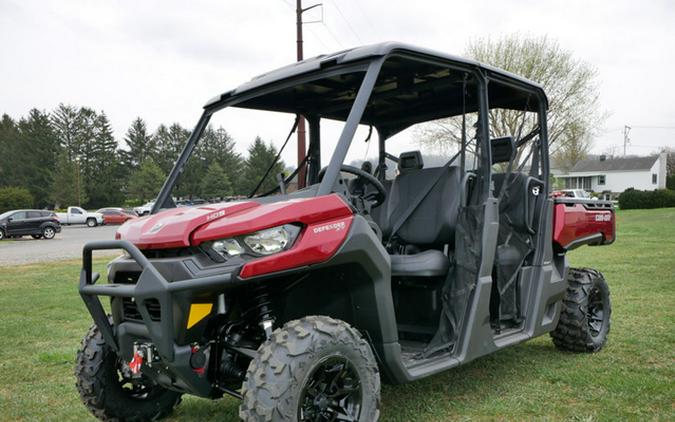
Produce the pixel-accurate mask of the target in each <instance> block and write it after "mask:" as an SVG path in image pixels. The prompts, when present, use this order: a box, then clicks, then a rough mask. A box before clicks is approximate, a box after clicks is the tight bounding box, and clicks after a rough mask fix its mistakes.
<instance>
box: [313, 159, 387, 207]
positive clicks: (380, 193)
mask: <svg viewBox="0 0 675 422" xmlns="http://www.w3.org/2000/svg"><path fill="white" fill-rule="evenodd" d="M326 169H327V167H324V168H322V169H321V171H319V175H318V176H319V180H323V176H324V174H326ZM340 171H344V172H345V173H349V174H353V175H354V176H356V177H360V178H363V179H364V180H365V181H366V182H368V184H370V185H372V186H373V187H374V188H375V190H376V192H370V193H367V194H366V193H363V194H361V195H358V197H360V198H361V199H364V200H366V201H368V202H370V204H371V205H370V208H377V207H379V206H380V205H382V204H383V203H384V199H385V198H386V197H387V190H386V189H385V188H384V185H383V184H382V182H380V181H379V180H377V178H376V177H375V176H373V175H372V174H370V173H368V172H367V171H363V170H361V169H360V168H356V167H354V166H348V165H346V164H342V165H341V166H340ZM364 191H365V190H364ZM350 193H351V192H350Z"/></svg>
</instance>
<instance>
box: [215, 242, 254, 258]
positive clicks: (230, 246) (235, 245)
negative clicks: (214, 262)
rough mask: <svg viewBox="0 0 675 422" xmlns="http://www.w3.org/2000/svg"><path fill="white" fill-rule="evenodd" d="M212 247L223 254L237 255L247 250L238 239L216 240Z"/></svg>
mask: <svg viewBox="0 0 675 422" xmlns="http://www.w3.org/2000/svg"><path fill="white" fill-rule="evenodd" d="M211 247H212V248H213V249H215V251H216V252H218V253H219V254H221V255H223V256H237V255H241V254H243V253H244V252H246V251H245V250H244V248H242V247H241V245H240V244H239V242H237V239H221V240H216V241H215V242H213V243H212V244H211Z"/></svg>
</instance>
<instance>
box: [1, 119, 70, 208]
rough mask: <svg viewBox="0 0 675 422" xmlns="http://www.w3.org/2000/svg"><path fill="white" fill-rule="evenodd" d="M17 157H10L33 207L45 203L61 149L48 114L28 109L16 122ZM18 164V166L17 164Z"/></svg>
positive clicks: (41, 205) (47, 200) (47, 202)
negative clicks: (18, 170) (18, 146)
mask: <svg viewBox="0 0 675 422" xmlns="http://www.w3.org/2000/svg"><path fill="white" fill-rule="evenodd" d="M19 132H20V134H21V137H20V138H21V144H22V146H21V154H20V155H19V156H15V157H13V159H14V160H15V165H16V164H19V165H18V166H17V167H19V168H20V171H21V172H22V177H21V179H22V185H23V186H25V187H26V188H28V190H30V192H31V195H32V196H33V198H34V200H35V206H37V207H44V206H46V205H47V204H49V202H50V201H49V188H50V185H51V182H52V177H53V173H54V169H55V168H56V160H57V156H58V155H59V152H60V150H61V148H60V145H59V140H58V138H57V135H56V132H55V131H54V127H53V125H52V123H51V121H50V117H49V114H47V113H45V112H43V111H39V110H37V109H32V110H31V111H30V112H29V113H28V117H27V118H25V119H21V120H20V121H19ZM17 162H18V163H17Z"/></svg>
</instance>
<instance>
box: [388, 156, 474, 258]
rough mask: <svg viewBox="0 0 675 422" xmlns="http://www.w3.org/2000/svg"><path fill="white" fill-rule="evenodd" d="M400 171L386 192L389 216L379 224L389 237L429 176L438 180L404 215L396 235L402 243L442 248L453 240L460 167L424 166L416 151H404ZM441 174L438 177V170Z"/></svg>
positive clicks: (425, 247) (458, 195)
mask: <svg viewBox="0 0 675 422" xmlns="http://www.w3.org/2000/svg"><path fill="white" fill-rule="evenodd" d="M398 170H399V175H398V176H396V179H394V181H393V183H392V186H391V191H390V192H389V198H388V204H387V211H388V216H387V219H386V221H385V224H384V225H383V227H382V226H381V227H380V228H382V233H383V235H384V237H385V239H387V238H389V236H390V235H391V231H392V230H393V229H394V225H395V224H396V223H397V221H398V220H399V219H400V217H401V216H402V215H404V213H405V212H406V209H407V208H408V204H410V202H411V201H414V200H415V199H416V198H417V196H418V194H419V192H420V191H422V190H424V189H425V188H426V187H427V186H428V184H429V183H430V181H431V180H432V179H438V182H437V183H436V184H435V185H434V187H433V188H432V189H431V190H430V191H429V193H428V194H427V195H426V196H425V197H424V199H422V201H421V202H420V203H419V204H418V205H417V207H416V208H415V210H414V211H413V212H412V213H411V214H410V215H409V216H408V217H407V218H406V220H405V221H404V222H403V224H402V225H401V226H400V228H399V229H398V231H397V232H396V233H395V237H396V238H397V239H398V241H399V242H400V243H402V244H410V245H416V246H418V247H420V248H422V249H430V248H443V246H444V245H446V244H449V245H451V246H452V245H453V244H454V239H455V227H456V226H457V213H458V211H459V199H460V198H459V197H460V185H461V182H460V174H459V173H460V170H459V168H458V167H448V166H444V167H436V168H428V169H425V168H424V163H423V161H422V154H420V152H419V151H410V152H404V153H402V154H401V156H400V158H399V167H398ZM439 172H442V173H443V174H441V175H440V178H439V177H438V176H439V175H438V173H439Z"/></svg>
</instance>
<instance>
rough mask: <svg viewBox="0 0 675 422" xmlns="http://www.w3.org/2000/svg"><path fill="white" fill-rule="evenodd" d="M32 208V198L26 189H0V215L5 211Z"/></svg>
mask: <svg viewBox="0 0 675 422" xmlns="http://www.w3.org/2000/svg"><path fill="white" fill-rule="evenodd" d="M32 206H33V196H32V195H31V194H30V192H29V191H28V189H25V188H17V187H7V188H0V214H1V213H3V212H5V211H10V210H16V209H20V208H31V207H32Z"/></svg>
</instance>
